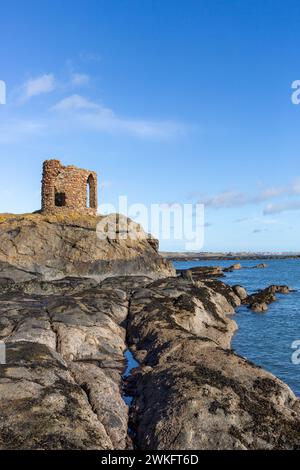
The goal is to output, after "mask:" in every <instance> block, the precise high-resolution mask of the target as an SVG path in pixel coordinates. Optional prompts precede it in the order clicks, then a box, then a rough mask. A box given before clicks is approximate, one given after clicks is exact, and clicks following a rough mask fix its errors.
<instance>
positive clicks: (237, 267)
mask: <svg viewBox="0 0 300 470" xmlns="http://www.w3.org/2000/svg"><path fill="white" fill-rule="evenodd" d="M239 269H242V266H241V264H240V263H236V264H233V265H232V266H229V268H224V269H223V271H224V273H231V272H233V271H237V270H239Z"/></svg>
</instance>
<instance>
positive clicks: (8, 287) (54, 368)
mask: <svg viewBox="0 0 300 470" xmlns="http://www.w3.org/2000/svg"><path fill="white" fill-rule="evenodd" d="M129 279H130V277H128V278H127V279H126V282H125V287H124V288H123V289H120V288H118V286H120V285H121V284H122V278H118V280H117V283H114V285H112V283H111V281H110V282H109V280H108V281H107V282H106V283H105V281H104V284H103V285H101V284H100V285H99V284H97V283H96V281H93V280H90V279H76V278H67V279H64V280H59V281H52V282H46V281H37V280H30V281H26V282H23V283H14V282H12V281H11V280H10V282H3V283H1V282H0V339H1V340H2V341H4V342H5V343H6V348H7V350H6V364H5V365H0V418H1V419H0V449H124V448H125V447H126V440H127V427H128V408H127V406H126V405H125V403H124V401H123V399H122V396H121V393H122V392H121V385H122V384H121V375H122V372H123V370H124V365H125V363H124V351H125V349H126V344H125V337H126V318H127V314H128V298H129V297H128V293H127V290H126V285H127V284H129V283H130V284H131V285H133V286H135V285H136V286H137V285H140V283H144V282H145V279H144V278H135V279H134V281H133V282H129V281H128V280H129ZM149 281H150V279H147V282H149ZM126 283H127V284H126ZM128 292H129V289H128Z"/></svg>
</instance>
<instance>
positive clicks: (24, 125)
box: [0, 119, 45, 144]
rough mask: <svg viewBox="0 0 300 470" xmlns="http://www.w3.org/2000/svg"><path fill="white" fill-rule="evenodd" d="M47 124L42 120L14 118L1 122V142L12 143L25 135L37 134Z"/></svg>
mask: <svg viewBox="0 0 300 470" xmlns="http://www.w3.org/2000/svg"><path fill="white" fill-rule="evenodd" d="M44 127H45V125H44V124H43V123H42V122H38V121H32V120H25V119H12V120H8V121H6V122H5V123H0V143H1V144H10V143H12V142H15V141H18V140H20V139H22V138H24V137H30V136H32V135H37V134H38V133H40V132H41V131H42V129H43V128H44Z"/></svg>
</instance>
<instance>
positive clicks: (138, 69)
mask: <svg viewBox="0 0 300 470" xmlns="http://www.w3.org/2000/svg"><path fill="white" fill-rule="evenodd" d="M1 19H2V21H1V30H0V80H4V81H5V82H6V86H7V104H6V105H1V106H0V212H30V211H33V210H36V209H38V208H39V207H40V195H39V192H40V179H41V164H42V162H43V160H45V159H47V158H50V157H56V158H59V159H60V160H61V161H62V162H63V163H65V164H75V165H78V166H81V167H86V168H90V169H93V170H96V171H97V173H98V175H99V179H100V182H101V186H102V187H101V192H100V195H99V197H100V201H101V202H106V203H113V204H117V201H118V197H119V195H127V196H128V201H129V203H130V204H132V203H144V204H146V205H147V206H149V205H150V204H151V203H161V204H163V203H171V202H178V203H192V202H193V203H196V202H197V201H199V202H203V203H205V207H206V209H205V220H206V225H207V226H206V229H205V245H204V248H203V249H204V250H211V251H217V250H223V251H240V250H247V251H251V250H252V251H255V250H256V251H262V250H263V251H266V250H267V251H297V250H300V244H299V236H298V234H299V230H300V165H299V153H300V152H299V151H300V139H299V130H300V105H299V106H296V105H294V104H292V102H291V94H292V89H291V84H292V82H293V81H294V80H297V79H300V61H299V40H300V32H299V20H300V3H299V1H296V0H295V1H294V0H285V1H283V0H263V1H261V0H242V1H241V0H226V1H225V0H223V1H221V0H198V1H192V0H185V1H183V0H180V1H179V0H177V1H176V0H173V1H169V0H164V1H154V0H153V1H151V0H145V1H142V2H141V1H136V0H126V1H125V0H123V1H122V0H111V1H101V0H96V1H93V0H87V1H85V2H83V1H82V0H81V1H76V0H75V1H74V0H73V1H69V0H64V1H63V2H61V1H58V0H51V1H50V0H45V1H44V2H40V1H33V0H26V2H24V1H21V0H20V1H16V0H12V1H10V2H9V3H8V2H7V3H6V4H4V3H3V2H2V3H1ZM161 246H162V249H165V250H166V249H169V250H181V249H183V248H184V243H183V241H178V240H174V241H172V240H171V241H163V242H162V245H161Z"/></svg>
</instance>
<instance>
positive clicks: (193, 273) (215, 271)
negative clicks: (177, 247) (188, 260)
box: [177, 266, 224, 281]
mask: <svg viewBox="0 0 300 470" xmlns="http://www.w3.org/2000/svg"><path fill="white" fill-rule="evenodd" d="M177 274H178V275H180V276H181V277H185V278H187V277H189V278H190V279H193V280H194V281H200V280H202V279H209V278H211V277H212V278H214V277H223V276H224V274H223V269H222V268H221V266H196V267H194V268H189V269H188V270H185V269H178V270H177Z"/></svg>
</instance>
